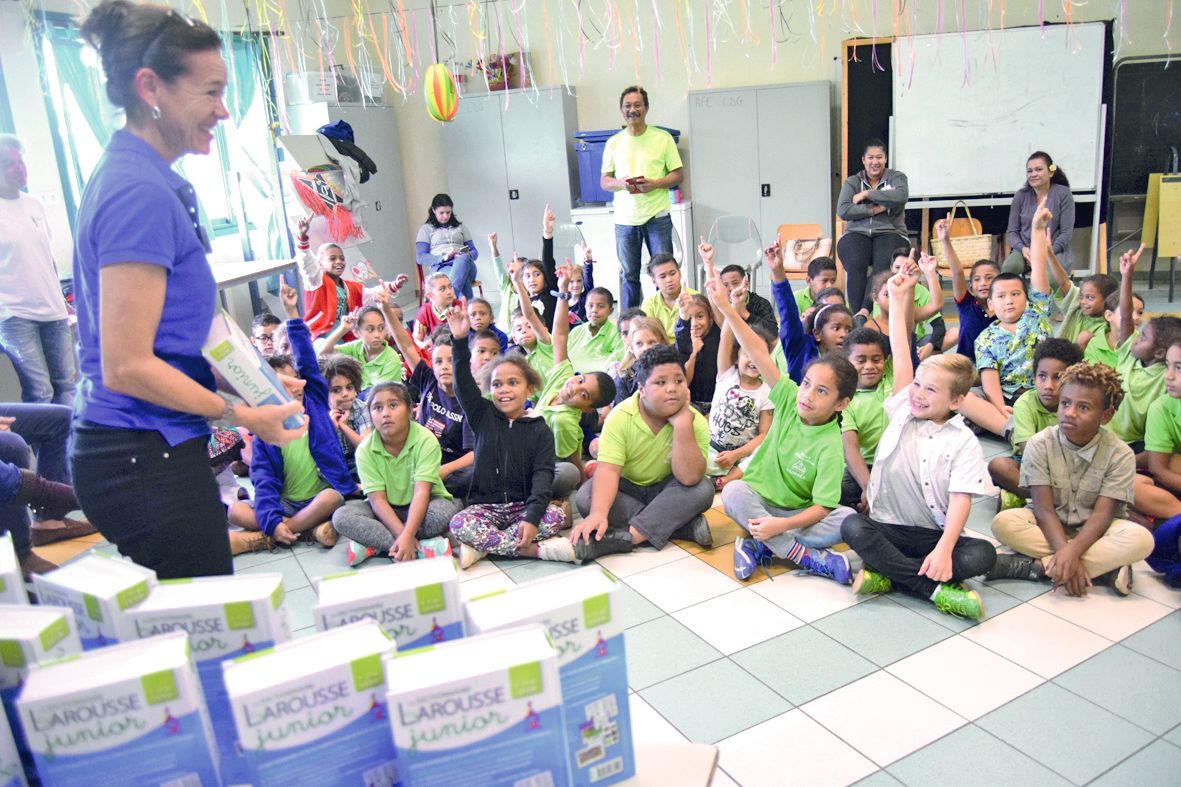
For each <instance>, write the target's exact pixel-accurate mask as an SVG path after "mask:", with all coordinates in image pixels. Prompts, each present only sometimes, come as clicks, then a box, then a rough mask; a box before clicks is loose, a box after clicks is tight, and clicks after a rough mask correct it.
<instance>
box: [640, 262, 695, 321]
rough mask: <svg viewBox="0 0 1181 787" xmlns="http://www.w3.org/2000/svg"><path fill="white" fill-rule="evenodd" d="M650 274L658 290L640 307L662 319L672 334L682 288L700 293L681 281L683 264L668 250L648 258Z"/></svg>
mask: <svg viewBox="0 0 1181 787" xmlns="http://www.w3.org/2000/svg"><path fill="white" fill-rule="evenodd" d="M648 275H649V276H651V277H652V283H653V284H654V285H656V292H655V293H653V294H652V295H649V296H648V297H647V298H645V299H644V302H643V303H642V304H640V308H641V309H643V310H644V314H646V315H648V316H649V317H654V318H655V319H657V320H660V324H661V325H663V326H664V331H665V333H667V334H668V335H669V336H672V335H673V333H674V331H673V326H674V325H675V324H676V321H677V316H678V315H679V314H680V298H681V290H682V289H683V290H684V291H685V292H687V293H689V294H690V295H700V293H699V292H697V290H694V289H691V288H689V287H685V286H684V285H683V284H682V283H681V264H680V263H679V262H677V258H676V257H674V256H673V255H671V254H668V253H667V252H661V253H660V254H653V255H652V259H650V260H648Z"/></svg>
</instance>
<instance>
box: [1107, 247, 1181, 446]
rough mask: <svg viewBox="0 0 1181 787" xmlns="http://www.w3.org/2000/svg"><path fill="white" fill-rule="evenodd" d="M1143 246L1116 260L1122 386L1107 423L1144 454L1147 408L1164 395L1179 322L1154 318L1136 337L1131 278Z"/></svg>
mask: <svg viewBox="0 0 1181 787" xmlns="http://www.w3.org/2000/svg"><path fill="white" fill-rule="evenodd" d="M1143 251H1144V244H1140V249H1139V250H1138V251H1136V252H1135V253H1132V252H1130V251H1128V252H1124V254H1123V256H1122V257H1120V261H1119V269H1120V275H1121V277H1122V278H1121V280H1120V290H1119V296H1120V303H1119V308H1120V333H1119V343H1118V346H1119V349H1117V350H1116V356H1115V370H1116V371H1117V372H1119V376H1120V379H1121V380H1122V381H1123V386H1124V399H1123V402H1122V403H1120V405H1119V407H1118V408H1116V411H1115V417H1114V418H1112V419H1111V431H1113V432H1115V433H1116V435H1118V436H1119V437H1120V439H1121V440H1123V441H1124V442H1126V443H1128V444H1129V445H1130V446H1132V450H1133V451H1134V452H1135V453H1140V452H1142V451H1143V450H1144V425H1145V422H1146V420H1147V418H1148V407H1149V405H1151V404H1152V403H1153V402H1154V401H1156V400H1157V399H1159V398H1160V397H1161V396H1162V395H1163V394H1164V392H1165V354H1166V353H1167V352H1168V350H1169V347H1170V345H1172V344H1173V342H1174V341H1175V340H1177V339H1181V319H1179V318H1177V317H1154V318H1152V319H1151V320H1149V321H1148V323H1147V324H1145V326H1144V328H1143V330H1141V331H1140V332H1138V333H1137V331H1136V329H1135V324H1134V319H1133V304H1132V276H1133V275H1135V272H1136V262H1137V261H1138V260H1139V259H1140V254H1141V253H1142V252H1143Z"/></svg>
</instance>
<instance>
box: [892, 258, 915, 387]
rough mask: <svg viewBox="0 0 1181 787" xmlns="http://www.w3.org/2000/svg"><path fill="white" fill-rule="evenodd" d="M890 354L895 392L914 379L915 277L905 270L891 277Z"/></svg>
mask: <svg viewBox="0 0 1181 787" xmlns="http://www.w3.org/2000/svg"><path fill="white" fill-rule="evenodd" d="M887 286H888V289H889V293H890V324H889V331H890V355H891V356H892V357H893V359H894V393H898V392H899V391H901V390H902V389H903V388H905V387H906V386H908V385H910V383H911V381H912V380H914V362H913V361H912V360H911V357H910V334H911V327H910V319H909V317H910V315H909V314H908V312H909V311H910V310H911V309H913V308H914V278H913V277H911V276H907V275H906V273H905V272H903V273H897V274H894V275H893V276H891V277H890V281H889V283H888V285H887Z"/></svg>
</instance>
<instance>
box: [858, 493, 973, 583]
mask: <svg viewBox="0 0 1181 787" xmlns="http://www.w3.org/2000/svg"><path fill="white" fill-rule="evenodd" d="M942 537H943V531H942V530H937V529H935V528H933V527H913V526H911V525H890V524H885V523H882V522H875V521H873V520H872V519H870V518H869V517H866V516H863V515H861V514H854V515H853V516H850V517H846V518H845V521H844V522H842V523H841V538H842V539H844V541H845V543H846V544H848V545H849V546H850V547H851V548H852V549H853V550H854V551H856V552H857V554H858V555H860V556H861V559H862V560H863V561H864V562H865V565H867V566H869V567H870V568H872V569H873V570H875V571H877V572H878V573H880V574H882V575H883V576H886V577H889V579H890V581H891V582H893V583H894V585H895V586H897V587H898V588H899V589H900V590H905V591H906V592H907V593H911V594H913V595H916V596H919V597H920V598H930V597H931V594H932V593H934V592H935V589H936V588H937V587H939V583H938V582H936V581H935V580H933V579H931V578H929V577H925V576H920V575H919V569H920V568H922V566H923V560H924V559H925V558H926V557H927V555H929V554H931V550H933V549H934V548H935V545H936V544H938V543H939V539H940V538H942ZM994 563H996V548H995V547H993V545H992V544H990V543H989V542H987V541H985V540H984V539H981V538H971V537H969V536H960V537H959V540H957V541H956V542H955V546H954V547H952V549H951V579H950V580H949V581H951V582H962V581H963V580H965V579H971V578H972V577H976V576H980V575H981V574H986V573H988V571H989V570H990V569H991V568H992V566H993V564H994Z"/></svg>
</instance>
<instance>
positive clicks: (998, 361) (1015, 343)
mask: <svg viewBox="0 0 1181 787" xmlns="http://www.w3.org/2000/svg"><path fill="white" fill-rule="evenodd" d="M1050 218H1051V214H1050V211H1049V209H1048V208H1046V207H1045V205H1044V204H1042V205H1040V206H1039V207H1038V210H1037V212H1036V213H1035V214H1034V216H1033V234H1034V235H1044V234H1045V232H1046V226H1047V223H1048V222H1049V220H1050ZM1031 269H1032V270H1031V273H1030V285H1031V287H1032V289H1031V290H1030V291H1029V292H1028V293H1027V292H1026V289H1025V282H1023V281H1022V280H1021V277H1019V276H1017V275H1016V274H1012V273H1002V274H1000V275H999V276H997V277H996V278H995V279H993V280H992V286H991V287H990V288H989V291H988V303H989V306H990V307H991V308H992V312H993V314H995V315H996V322H994V323H992V324H991V325H989V326H988V327H987V328H985V329H984V330H983V331H982V332H981V333H980V335H979V336H978V337H976V368H977V369H978V370H979V371H980V386H981V388H982V391H978V392H976V395H977V396H982V398H983V399H984V404H985V405H987V406H976V407H972V406H969V407H968V408H965V409H964V414H965V415H966V416H968V418H970V419H971V420H972V421H974V422H976V423H977V424H979V425H980V426H982V427H984V428H985V429H988V430H989V431H991V432H994V433H996V434H999V435H1004V434H1005V432H1006V429H1007V428H1008V425H1009V424H1010V422H1011V420H1012V416H1013V403H1014V402H1016V401H1017V398H1018V397H1019V396H1021V394H1023V393H1025V392H1026V391H1027V390H1029V389H1031V388H1033V353H1034V350H1036V349H1037V346H1038V344H1039V343H1040V342H1042V341H1044V340H1045V339H1047V338H1049V337H1050V336H1051V334H1052V330H1053V326H1052V325H1051V324H1050V308H1051V305H1052V301H1051V299H1050V275H1049V270H1048V268H1047V265H1046V259H1045V257H1044V256H1043V257H1041V258H1040V259H1037V258H1035V259H1034V260H1033V261H1032V262H1031ZM977 404H979V403H977Z"/></svg>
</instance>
